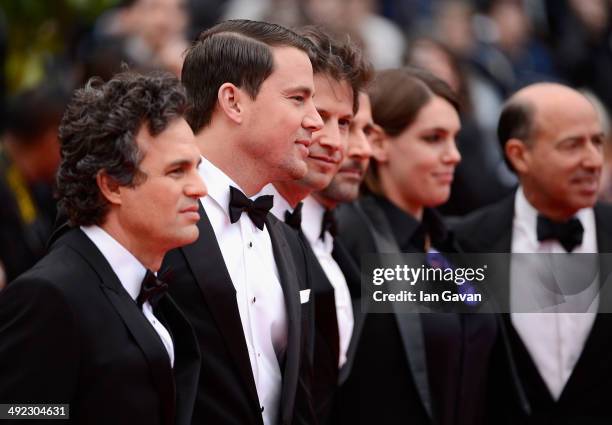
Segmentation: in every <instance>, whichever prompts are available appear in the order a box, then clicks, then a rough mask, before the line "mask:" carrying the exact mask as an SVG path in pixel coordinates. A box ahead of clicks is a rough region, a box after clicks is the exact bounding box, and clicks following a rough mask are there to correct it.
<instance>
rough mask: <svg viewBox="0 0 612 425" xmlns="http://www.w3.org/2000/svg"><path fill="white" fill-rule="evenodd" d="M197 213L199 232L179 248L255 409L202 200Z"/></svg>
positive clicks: (234, 310)
mask: <svg viewBox="0 0 612 425" xmlns="http://www.w3.org/2000/svg"><path fill="white" fill-rule="evenodd" d="M200 217H201V218H200V221H199V222H198V229H199V231H200V236H199V237H198V239H197V240H196V241H195V242H194V243H193V244H191V245H187V246H185V247H183V248H182V250H183V253H184V254H185V258H186V259H187V263H188V264H189V268H190V269H191V272H192V273H193V276H194V277H195V280H196V282H197V283H198V286H199V287H200V290H201V291H202V294H203V295H204V298H205V300H206V304H207V306H208V308H209V309H210V312H211V314H212V316H213V317H214V319H215V322H216V324H217V328H218V329H220V330H221V333H222V335H223V338H224V339H225V343H226V344H227V347H228V351H229V352H230V354H231V356H232V359H233V360H234V362H235V363H236V366H237V367H238V370H239V371H240V374H241V375H242V377H243V379H244V384H245V385H246V387H247V388H248V391H249V393H250V394H251V399H252V401H253V403H254V405H255V406H257V408H258V409H259V401H258V400H259V398H258V396H257V389H256V387H255V381H254V379H253V371H252V370H251V361H250V359H249V353H248V351H247V346H246V339H245V337H244V331H243V329H242V322H241V321H240V312H239V311H238V304H237V302H236V290H235V289H234V284H233V283H232V279H231V278H230V275H229V272H228V271H227V267H226V266H225V260H224V259H223V254H221V249H220V248H219V243H218V242H217V238H216V236H215V232H214V230H213V228H212V226H211V224H210V220H209V219H208V215H207V214H206V211H205V210H204V208H203V207H202V204H200Z"/></svg>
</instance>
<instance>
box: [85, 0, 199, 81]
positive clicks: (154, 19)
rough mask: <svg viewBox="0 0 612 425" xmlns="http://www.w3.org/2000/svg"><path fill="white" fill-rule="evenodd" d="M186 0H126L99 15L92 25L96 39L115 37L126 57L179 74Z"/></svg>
mask: <svg viewBox="0 0 612 425" xmlns="http://www.w3.org/2000/svg"><path fill="white" fill-rule="evenodd" d="M187 12H188V0H126V1H124V2H122V3H121V5H120V6H119V7H117V8H115V9H111V10H110V11H108V12H107V13H105V14H104V15H102V16H101V17H100V18H99V19H98V21H97V24H96V27H95V29H94V37H95V40H96V41H97V43H102V44H104V43H105V42H106V40H107V39H108V38H111V39H112V38H119V39H121V40H122V42H123V49H124V51H125V54H126V55H127V57H128V58H129V59H130V60H131V61H134V62H136V64H146V65H148V66H150V67H158V68H162V69H165V70H168V71H171V72H173V73H174V74H175V75H177V76H179V75H180V74H181V67H182V62H183V57H182V54H183V52H184V51H185V50H186V49H187V47H189V43H188V41H187V29H188V25H189V16H188V13H187Z"/></svg>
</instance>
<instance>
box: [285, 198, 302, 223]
mask: <svg viewBox="0 0 612 425" xmlns="http://www.w3.org/2000/svg"><path fill="white" fill-rule="evenodd" d="M302 205H304V203H303V202H300V203H299V204H297V206H296V207H295V209H294V210H293V212H292V213H291V212H289V211H288V210H287V211H285V223H287V224H288V225H289V226H291V227H293V228H294V229H295V230H300V229H301V228H302Z"/></svg>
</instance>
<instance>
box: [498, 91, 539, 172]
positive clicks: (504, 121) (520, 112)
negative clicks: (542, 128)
mask: <svg viewBox="0 0 612 425" xmlns="http://www.w3.org/2000/svg"><path fill="white" fill-rule="evenodd" d="M534 115H535V108H534V106H533V105H532V104H531V103H529V102H527V101H524V100H520V101H519V100H516V99H512V98H510V100H509V101H507V102H506V103H505V104H504V106H503V107H502V112H501V115H500V116H499V123H498V125H497V138H498V139H499V143H500V144H501V149H502V152H503V153H504V160H505V161H506V164H507V165H508V167H509V168H510V169H511V170H513V171H514V166H513V165H512V163H511V162H510V161H509V160H508V158H507V157H506V154H505V152H506V143H508V140H510V139H518V140H520V141H522V142H523V143H525V144H526V145H528V144H530V138H531V135H532V132H533V121H534Z"/></svg>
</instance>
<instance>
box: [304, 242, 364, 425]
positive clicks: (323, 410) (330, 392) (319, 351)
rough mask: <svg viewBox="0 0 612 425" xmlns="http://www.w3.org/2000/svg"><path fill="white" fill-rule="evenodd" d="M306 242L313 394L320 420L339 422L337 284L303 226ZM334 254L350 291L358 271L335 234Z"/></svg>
mask: <svg viewBox="0 0 612 425" xmlns="http://www.w3.org/2000/svg"><path fill="white" fill-rule="evenodd" d="M297 234H298V236H299V238H300V240H301V241H302V243H303V244H304V248H305V251H306V257H307V260H308V269H309V275H310V283H311V287H310V288H309V289H311V290H312V293H313V295H314V297H313V298H314V299H313V311H312V312H311V314H312V315H313V322H314V325H313V326H312V327H311V329H312V332H311V335H310V336H309V338H310V339H311V340H312V341H313V343H314V344H313V347H312V348H311V350H313V383H312V398H313V404H314V408H315V413H316V417H317V421H318V423H319V424H321V425H322V424H332V423H336V420H337V419H336V418H335V417H334V409H333V407H334V399H335V395H336V391H337V388H338V380H339V371H338V359H339V357H340V336H339V334H338V317H337V315H336V298H335V294H334V287H333V286H332V284H331V282H330V281H329V279H328V278H327V275H326V274H325V271H324V270H323V268H322V267H321V265H320V263H319V261H318V260H317V258H316V255H315V253H314V251H313V250H312V247H311V246H310V242H309V241H308V239H307V238H306V236H305V235H304V233H303V232H302V231H301V230H300V231H298V232H297ZM332 257H333V258H334V260H335V261H336V263H337V264H338V266H339V267H340V270H341V271H342V274H343V275H344V278H345V279H346V282H347V285H348V287H349V291H351V293H353V292H354V290H355V288H357V289H358V288H359V279H360V276H359V271H358V269H357V266H356V264H355V263H354V261H353V260H352V258H351V257H350V254H349V253H348V252H347V251H346V249H345V248H344V247H343V246H342V243H341V242H340V241H339V240H338V239H336V238H334V247H333V251H332Z"/></svg>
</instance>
